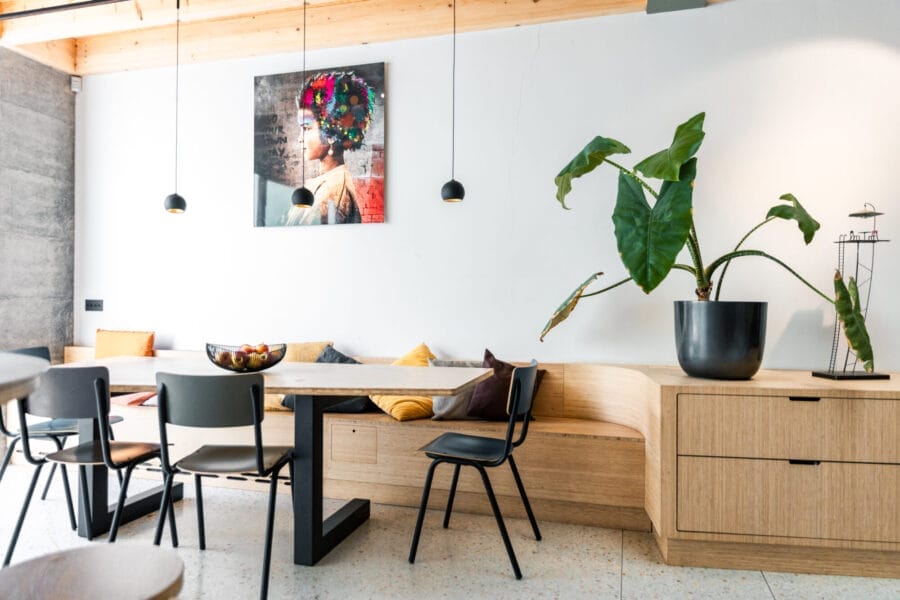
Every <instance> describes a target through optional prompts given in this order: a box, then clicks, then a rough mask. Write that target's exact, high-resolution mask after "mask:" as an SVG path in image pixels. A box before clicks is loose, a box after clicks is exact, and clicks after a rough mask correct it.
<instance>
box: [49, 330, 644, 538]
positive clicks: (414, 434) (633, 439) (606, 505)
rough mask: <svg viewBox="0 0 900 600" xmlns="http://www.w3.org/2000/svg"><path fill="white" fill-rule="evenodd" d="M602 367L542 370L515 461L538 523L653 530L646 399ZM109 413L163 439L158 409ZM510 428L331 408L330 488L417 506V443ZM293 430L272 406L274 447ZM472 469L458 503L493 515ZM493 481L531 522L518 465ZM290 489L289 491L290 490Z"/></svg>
mask: <svg viewBox="0 0 900 600" xmlns="http://www.w3.org/2000/svg"><path fill="white" fill-rule="evenodd" d="M92 350H93V349H91V348H78V347H70V348H66V353H65V356H66V360H67V361H73V360H83V359H86V358H92V357H93V352H92ZM168 352H172V353H175V352H178V353H179V354H181V353H183V351H166V350H162V351H157V354H158V355H163V354H164V353H168ZM365 362H368V361H365ZM372 362H383V359H373V360H372ZM592 367H593V369H592ZM600 367H601V366H600V365H583V364H569V363H557V364H542V365H541V368H544V369H546V370H547V373H546V375H545V376H544V379H543V382H542V384H541V387H540V390H539V392H538V395H537V397H536V398H535V406H534V414H535V420H534V421H532V422H531V423H530V424H529V433H528V440H527V442H526V443H525V444H524V445H523V446H521V447H520V448H518V449H517V450H516V462H517V464H518V465H519V469H520V471H521V473H522V478H523V481H524V483H525V486H526V489H527V490H528V496H529V498H530V499H531V502H532V505H533V507H534V510H535V514H536V515H537V517H538V519H539V520H547V521H556V522H566V523H577V524H587V525H598V526H606V527H619V528H626V529H637V530H644V531H649V530H650V520H649V517H648V516H647V513H646V511H645V510H644V503H645V489H644V488H645V453H646V448H645V438H644V435H643V434H642V433H641V432H640V431H638V430H637V427H638V426H640V419H641V418H642V416H641V410H642V408H641V410H637V409H636V406H638V405H633V404H631V403H630V402H629V399H628V397H627V395H621V394H615V395H613V394H614V393H615V390H617V389H621V388H620V387H619V383H621V382H617V381H610V380H609V369H610V368H609V367H608V366H602V372H601V371H600V370H598V368H600ZM619 371H621V374H622V376H623V377H630V375H629V373H630V372H629V371H628V370H627V369H620V370H617V369H613V371H612V372H613V373H618V372H619ZM604 395H606V397H605V398H604ZM602 400H607V401H602ZM639 406H640V407H643V406H644V404H643V403H641V404H640V405H639ZM111 412H112V413H114V414H119V415H122V416H123V417H124V419H125V420H124V422H123V423H120V424H118V425H116V434H117V437H119V438H120V439H128V440H134V441H156V440H158V438H159V432H158V424H157V416H156V409H155V408H153V407H144V406H115V405H114V406H113V407H112V411H111ZM613 421H618V422H613ZM505 427H506V424H505V423H500V422H488V421H479V420H446V421H435V420H431V419H421V420H416V421H403V422H400V421H396V420H394V419H393V418H391V417H390V416H388V415H386V414H383V413H363V414H337V413H331V414H328V415H326V418H325V428H324V433H323V436H324V440H323V444H324V447H325V460H324V464H323V468H324V472H325V473H324V474H325V479H324V487H325V495H326V496H327V497H329V498H341V499H350V498H354V497H359V498H370V499H371V500H372V501H374V502H380V503H385V504H397V505H403V506H418V504H419V502H420V500H421V494H422V485H423V483H424V479H425V473H426V471H427V468H428V464H429V462H430V461H429V459H428V458H426V457H425V456H424V455H423V454H422V453H421V452H418V449H419V448H421V447H422V446H423V445H425V444H427V443H428V442H429V441H431V440H432V439H433V438H435V437H437V436H438V435H440V434H441V433H443V432H445V431H455V432H461V433H470V434H474V435H484V436H492V437H502V436H503V435H504V433H505ZM293 432H294V417H293V413H291V412H277V411H275V412H272V411H269V412H266V417H265V421H264V422H263V436H264V439H265V442H266V444H273V445H281V444H287V445H289V444H291V443H292V441H293ZM170 442H172V443H173V444H174V446H173V447H172V450H171V451H172V454H173V458H174V459H177V458H178V457H179V456H181V455H183V454H186V453H188V452H190V451H192V450H193V449H194V448H196V447H197V446H199V445H202V444H207V443H232V444H234V443H239V444H240V443H252V432H251V431H250V429H249V428H235V429H231V430H211V431H204V430H196V429H180V428H177V427H172V428H170ZM151 468H152V467H151ZM468 471H471V470H470V469H464V470H463V472H462V474H461V476H460V481H459V487H458V491H457V497H456V500H455V502H454V506H455V507H458V508H459V510H462V511H466V512H476V513H483V514H490V506H489V504H488V501H487V498H486V495H485V494H484V491H483V488H482V484H481V481H480V479H478V477H477V474H476V473H475V472H474V471H472V472H468ZM451 475H452V469H451V468H449V467H441V468H439V469H438V470H437V472H436V474H435V479H434V486H433V492H432V494H431V498H430V503H429V506H431V507H433V508H442V507H443V506H444V504H445V503H446V499H447V491H448V490H449V487H450V479H451ZM135 476H143V477H152V478H156V477H159V474H158V473H156V472H153V471H146V470H145V471H143V472H142V473H140V474H139V473H138V472H137V471H136V472H135ZM491 478H492V484H493V485H494V489H495V491H496V493H497V497H498V502H499V503H500V506H501V508H502V510H503V511H504V514H508V515H511V516H518V517H524V516H525V512H524V508H523V507H522V504H521V500H520V499H519V496H518V493H517V491H516V488H515V482H514V481H513V478H512V475H511V473H510V472H509V470H508V469H504V468H501V469H496V470H494V471H492V472H491ZM209 484H210V485H221V486H228V487H242V488H254V489H255V488H258V489H262V487H261V485H260V484H258V483H256V482H254V481H253V478H252V477H248V478H246V479H245V480H235V479H222V478H220V479H210V480H209ZM281 491H282V492H283V493H287V492H288V489H287V486H283V487H282V489H281Z"/></svg>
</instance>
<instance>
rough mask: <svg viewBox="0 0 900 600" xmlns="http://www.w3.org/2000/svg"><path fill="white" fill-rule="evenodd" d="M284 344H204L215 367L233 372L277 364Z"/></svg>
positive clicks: (260, 368)
mask: <svg viewBox="0 0 900 600" xmlns="http://www.w3.org/2000/svg"><path fill="white" fill-rule="evenodd" d="M286 349H287V346H286V345H284V344H257V345H256V346H251V345H250V344H244V345H242V346H225V345H223V344H206V356H208V357H209V360H211V361H212V363H213V364H214V365H216V366H217V367H221V368H223V369H226V370H228V371H234V372H235V373H255V372H256V371H262V370H263V369H268V368H269V367H271V366H273V365H276V364H278V363H279V362H280V361H281V359H282V358H284V353H285V350H286Z"/></svg>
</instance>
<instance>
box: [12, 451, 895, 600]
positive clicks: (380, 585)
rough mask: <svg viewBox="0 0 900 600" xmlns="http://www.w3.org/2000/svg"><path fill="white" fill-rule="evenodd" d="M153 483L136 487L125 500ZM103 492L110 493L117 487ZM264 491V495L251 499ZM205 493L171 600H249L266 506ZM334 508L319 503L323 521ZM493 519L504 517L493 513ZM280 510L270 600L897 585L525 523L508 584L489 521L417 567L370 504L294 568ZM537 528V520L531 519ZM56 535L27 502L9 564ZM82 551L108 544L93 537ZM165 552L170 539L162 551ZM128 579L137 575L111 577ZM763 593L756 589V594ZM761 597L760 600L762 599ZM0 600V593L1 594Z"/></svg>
mask: <svg viewBox="0 0 900 600" xmlns="http://www.w3.org/2000/svg"><path fill="white" fill-rule="evenodd" d="M30 475H31V468H30V467H26V466H12V467H10V469H9V470H8V471H7V476H6V477H5V478H4V481H3V482H2V483H0V545H2V547H3V549H5V546H6V544H7V542H8V540H9V536H10V535H11V533H12V528H13V525H14V524H15V519H16V516H17V515H18V511H19V507H20V505H21V501H22V498H23V496H24V493H25V488H26V486H27V484H28V479H29V477H30ZM155 483H156V482H153V481H149V480H143V479H135V480H134V481H133V483H132V485H133V490H134V491H135V492H137V491H140V490H142V489H147V488H148V487H150V486H152V485H155ZM110 489H111V490H112V491H115V490H116V489H117V486H116V484H115V480H114V479H113V480H111V483H110ZM261 490H262V486H261ZM203 492H204V508H205V513H206V543H207V549H206V550H205V551H202V552H201V551H200V550H199V548H198V543H197V521H196V512H195V511H196V504H195V501H194V498H195V495H194V490H193V485H185V499H184V500H183V501H182V502H179V503H177V505H176V506H177V508H176V511H175V512H176V520H177V522H178V534H179V538H180V539H179V541H180V546H179V548H178V554H179V555H180V556H181V558H182V559H183V560H184V564H185V578H184V587H183V589H182V593H181V596H180V597H181V598H185V599H194V598H204V599H205V598H215V599H216V600H219V599H231V598H236V599H241V598H255V597H257V595H258V593H259V579H260V566H261V564H262V550H263V534H264V529H265V510H266V493H265V492H264V491H259V492H255V491H238V490H230V489H223V488H214V487H211V486H207V487H205V488H204V490H203ZM341 505H342V502H339V501H330V500H329V501H326V504H325V508H326V514H328V513H330V512H333V511H335V510H337V509H338V508H339V507H340V506H341ZM501 509H502V506H501ZM290 511H291V505H290V497H289V496H288V495H279V497H278V502H277V508H276V522H275V537H274V541H273V545H272V571H271V576H270V582H269V597H270V598H272V599H273V600H275V599H279V598H303V599H323V600H324V599H329V598H335V599H342V600H345V599H349V598H353V599H356V598H364V599H368V598H372V599H388V598H389V599H400V600H403V599H410V600H412V599H416V600H421V599H431V598H435V599H459V600H474V599H481V598H490V599H505V598H510V599H511V598H516V599H521V598H526V599H531V598H546V599H554V598H559V599H566V600H568V599H570V598H572V599H579V598H591V599H601V600H602V599H617V598H622V599H624V600H645V599H646V600H649V599H653V598H661V599H662V598H664V599H667V600H670V599H671V600H675V599H678V598H723V597H727V598H729V599H730V600H736V599H745V598H746V599H754V600H755V599H757V598H759V599H766V600H771V599H772V598H773V592H774V597H775V598H777V600H788V599H794V598H803V599H806V598H828V599H831V598H835V599H837V598H841V599H844V598H849V599H856V598H860V599H862V598H866V599H868V598H873V599H881V598H884V599H888V598H891V599H895V598H900V587H898V581H896V580H878V579H866V578H853V577H828V576H812V575H790V574H783V573H766V574H765V576H764V575H763V574H762V573H760V572H759V571H729V570H721V569H695V568H685V567H670V566H667V565H665V564H663V563H662V561H661V557H660V555H659V552H658V551H657V549H656V545H655V543H654V541H653V536H652V535H651V534H645V533H637V532H630V531H626V532H624V533H623V532H622V531H620V530H612V529H600V528H595V527H580V526H575V525H563V524H558V523H546V522H545V523H540V527H541V533H542V534H543V540H542V541H540V542H538V541H535V540H534V538H533V534H532V531H531V527H530V525H529V523H528V521H527V520H522V519H507V521H506V524H507V528H508V529H509V533H510V537H511V539H512V544H513V547H514V548H515V551H516V554H517V556H518V559H519V565H520V567H521V569H522V573H523V575H524V578H523V579H522V580H521V581H516V579H515V578H514V577H513V574H512V569H511V567H510V565H509V560H508V559H507V557H506V551H505V550H504V548H503V542H502V540H501V538H500V534H499V532H498V531H497V525H496V522H495V521H494V519H493V518H492V517H489V516H481V515H467V514H463V513H455V514H454V515H453V518H452V520H451V522H450V529H448V530H444V529H443V528H442V527H441V522H442V513H440V512H437V511H429V513H428V514H427V516H426V520H425V527H424V529H423V531H422V539H421V542H420V544H419V550H418V554H417V558H416V564H414V565H410V564H409V563H408V562H407V554H408V552H409V544H410V542H411V539H412V531H413V527H414V526H415V519H416V511H415V510H414V509H411V508H401V507H395V506H384V505H377V504H376V505H373V506H372V514H371V518H370V519H369V521H368V522H367V523H365V524H364V525H363V526H361V527H360V528H359V529H358V530H357V531H355V532H354V533H353V534H352V535H351V536H350V537H349V538H347V539H346V540H345V541H344V542H343V543H342V544H341V545H340V546H338V547H337V548H336V549H335V550H334V551H332V552H331V553H330V554H329V555H328V556H326V557H325V558H324V559H323V560H322V561H321V562H320V563H319V564H318V565H316V566H315V567H302V566H298V565H295V564H293V562H292V547H293V546H292V534H293V532H292V524H291V518H290V516H291V513H290ZM538 517H540V515H538ZM155 525H156V515H148V516H146V517H143V518H141V519H138V520H136V521H134V522H131V523H127V524H125V525H123V526H122V528H121V529H120V532H119V543H129V544H150V543H151V541H152V539H153V530H154V527H155ZM88 543H91V542H87V541H86V540H84V539H82V538H79V537H78V536H76V535H75V533H74V532H72V531H71V530H70V529H69V527H68V518H67V516H66V510H65V504H64V502H63V494H62V489H61V486H59V485H57V484H54V486H53V487H52V488H51V492H50V496H48V499H47V501H46V502H41V501H40V500H38V499H37V498H35V501H34V503H33V504H32V509H31V511H29V515H28V519H27V520H26V523H25V527H24V529H23V531H22V535H21V537H20V540H19V546H18V548H17V550H16V554H15V556H14V558H13V561H14V562H20V561H23V560H26V559H28V558H31V557H34V556H38V555H41V554H45V553H47V552H52V551H55V550H62V549H66V548H73V547H76V546H81V545H84V544H88ZM93 543H106V536H105V535H104V536H101V537H100V538H99V539H97V540H95V541H94V542H93ZM169 544H170V540H169V536H168V530H167V531H166V534H165V535H164V536H163V545H164V546H168V545H169ZM116 567H119V568H138V567H137V566H136V565H116ZM767 580H768V581H767ZM770 588H771V591H770ZM0 595H2V594H0Z"/></svg>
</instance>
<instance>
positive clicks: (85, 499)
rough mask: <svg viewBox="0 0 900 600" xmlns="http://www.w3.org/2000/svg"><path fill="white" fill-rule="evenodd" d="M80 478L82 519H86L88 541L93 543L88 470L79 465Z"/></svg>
mask: <svg viewBox="0 0 900 600" xmlns="http://www.w3.org/2000/svg"><path fill="white" fill-rule="evenodd" d="M78 477H79V481H80V483H81V485H79V486H78V487H79V488H80V491H81V517H82V518H83V519H84V523H85V530H86V531H87V539H88V541H91V540H92V539H93V538H94V531H93V527H91V499H90V496H88V481H87V468H86V467H85V466H84V465H78Z"/></svg>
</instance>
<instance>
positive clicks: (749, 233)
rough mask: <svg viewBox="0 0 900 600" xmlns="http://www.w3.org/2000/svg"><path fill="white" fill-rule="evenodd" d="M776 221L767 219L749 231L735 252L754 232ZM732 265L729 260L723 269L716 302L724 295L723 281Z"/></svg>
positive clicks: (772, 218) (717, 288)
mask: <svg viewBox="0 0 900 600" xmlns="http://www.w3.org/2000/svg"><path fill="white" fill-rule="evenodd" d="M774 219H776V217H769V218H767V219H766V220H765V221H763V222H762V223H760V224H759V225H757V226H756V227H754V228H753V229H751V230H750V231H748V232H747V233H746V234H744V237H742V238H741V241H739V242H738V243H737V245H736V246H735V247H734V249H735V251H736V250H737V249H738V248H740V247H741V245H742V244H743V243H744V242H746V241H747V238H748V237H750V235H751V234H752V233H753V232H754V231H756V230H757V229H759V228H760V227H762V226H763V225H765V224H766V223H768V222H769V221H772V220H774ZM730 264H731V261H730V260H729V261H728V262H726V263H725V266H724V267H722V275H721V276H720V277H719V285H718V286H716V300H718V299H719V294H721V293H722V281H724V280H725V273H727V272H728V265H730Z"/></svg>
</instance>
